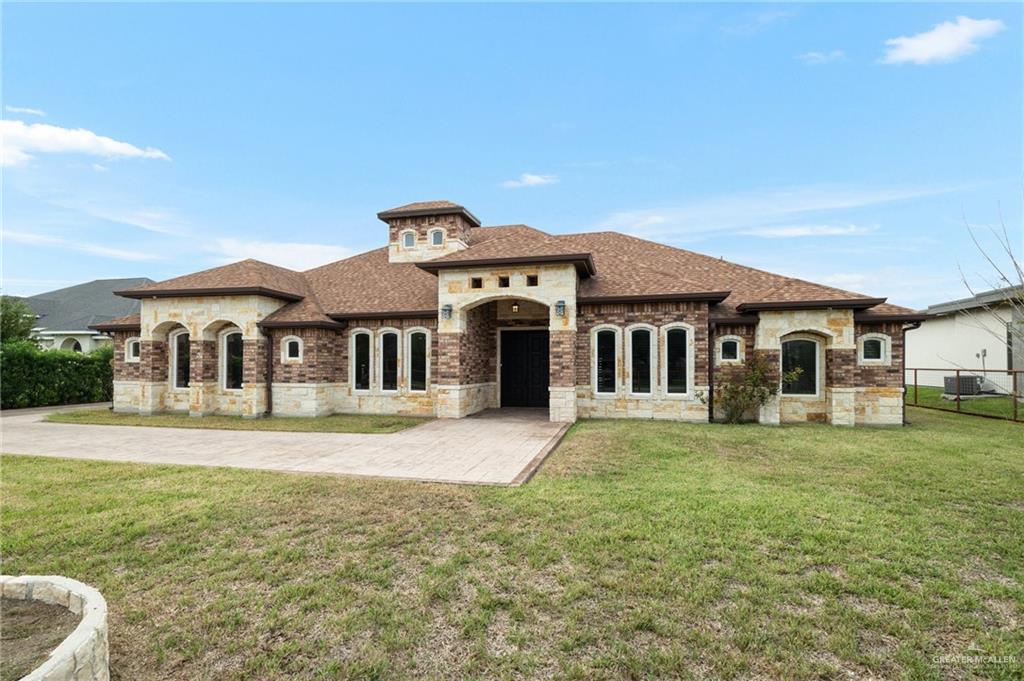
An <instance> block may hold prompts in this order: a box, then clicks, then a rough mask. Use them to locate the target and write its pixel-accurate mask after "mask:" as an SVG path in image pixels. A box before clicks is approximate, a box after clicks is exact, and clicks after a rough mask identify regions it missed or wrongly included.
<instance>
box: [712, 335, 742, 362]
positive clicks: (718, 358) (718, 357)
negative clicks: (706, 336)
mask: <svg viewBox="0 0 1024 681" xmlns="http://www.w3.org/2000/svg"><path fill="white" fill-rule="evenodd" d="M727 341H732V342H735V343H736V359H723V358H722V344H723V343H725V342H727ZM745 361H746V341H744V340H743V337H742V336H735V335H732V334H730V335H726V336H719V337H718V338H717V339H715V365H716V366H727V365H730V364H733V365H739V364H743V363H744V362H745Z"/></svg>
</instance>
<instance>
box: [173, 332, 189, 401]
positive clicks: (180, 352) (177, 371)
mask: <svg viewBox="0 0 1024 681" xmlns="http://www.w3.org/2000/svg"><path fill="white" fill-rule="evenodd" d="M173 352H174V387H175V388H187V387H188V376H189V360H190V359H191V352H190V349H189V335H188V334H187V333H179V334H178V335H176V336H175V337H174V345H173Z"/></svg>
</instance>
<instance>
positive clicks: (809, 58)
mask: <svg viewBox="0 0 1024 681" xmlns="http://www.w3.org/2000/svg"><path fill="white" fill-rule="evenodd" d="M845 56H846V53H845V52H843V51H842V50H832V51H830V52H804V53H803V54H798V55H797V56H796V58H797V59H799V60H800V61H802V62H803V63H805V64H810V65H812V66H818V65H820V64H829V63H831V62H834V61H838V60H840V59H842V58H843V57H845Z"/></svg>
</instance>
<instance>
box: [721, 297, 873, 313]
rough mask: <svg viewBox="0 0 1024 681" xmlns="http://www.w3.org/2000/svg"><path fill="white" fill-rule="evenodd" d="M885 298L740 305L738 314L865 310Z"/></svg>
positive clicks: (783, 301) (784, 301)
mask: <svg viewBox="0 0 1024 681" xmlns="http://www.w3.org/2000/svg"><path fill="white" fill-rule="evenodd" d="M885 300H886V299H885V298H836V299H833V300H780V301H776V302H759V303H740V304H739V305H737V306H736V310H737V311H739V312H761V311H771V310H820V309H823V308H829V307H831V308H835V309H845V310H866V309H868V308H869V307H874V306H876V305H881V304H882V303H884V302H885Z"/></svg>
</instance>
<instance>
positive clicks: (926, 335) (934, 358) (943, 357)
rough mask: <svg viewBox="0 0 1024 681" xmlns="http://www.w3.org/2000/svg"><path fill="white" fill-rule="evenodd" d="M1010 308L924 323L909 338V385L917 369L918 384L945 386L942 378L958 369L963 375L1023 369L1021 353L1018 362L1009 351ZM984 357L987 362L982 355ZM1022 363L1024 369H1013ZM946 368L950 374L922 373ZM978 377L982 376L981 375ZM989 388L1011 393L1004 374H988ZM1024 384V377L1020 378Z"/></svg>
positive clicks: (955, 314)
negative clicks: (985, 370) (1008, 322)
mask: <svg viewBox="0 0 1024 681" xmlns="http://www.w3.org/2000/svg"><path fill="white" fill-rule="evenodd" d="M1012 315H1013V310H1012V309H1011V308H1010V306H1009V305H1005V306H1001V307H999V308H997V309H996V310H986V309H983V308H976V309H973V310H966V311H959V312H950V313H948V314H944V315H942V316H939V317H935V318H934V319H929V320H927V321H925V322H923V323H922V324H921V328H919V329H914V330H912V331H908V332H907V335H906V349H905V352H906V368H907V384H908V385H911V384H912V383H913V381H914V371H913V369H915V368H917V369H919V371H918V372H917V380H918V384H919V385H926V386H937V387H942V385H943V377H945V376H953V375H954V373H953V372H954V371H955V370H956V369H960V370H961V375H968V374H970V373H971V371H969V370H977V369H982V368H984V369H998V370H1000V371H1006V370H1007V369H1011V368H1012V369H1024V362H1021V358H1020V353H1019V352H1018V357H1017V360H1016V361H1014V360H1013V359H1011V356H1010V355H1011V353H1009V352H1007V345H1006V341H1007V327H1006V322H1007V321H1009V320H1010V319H1011V318H1012ZM982 354H984V355H985V356H984V359H982V357H981V356H980V355H982ZM1014 364H1022V366H1014ZM923 369H945V370H948V371H923ZM979 375H981V374H980V373H979ZM985 377H986V378H987V379H988V383H987V384H988V387H989V388H997V387H1001V388H1005V392H1009V389H1010V387H1011V380H1012V379H1011V378H1010V376H1008V375H1007V374H1005V373H998V374H994V373H989V374H985ZM1018 380H1019V381H1024V377H1022V378H1019V379H1018Z"/></svg>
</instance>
